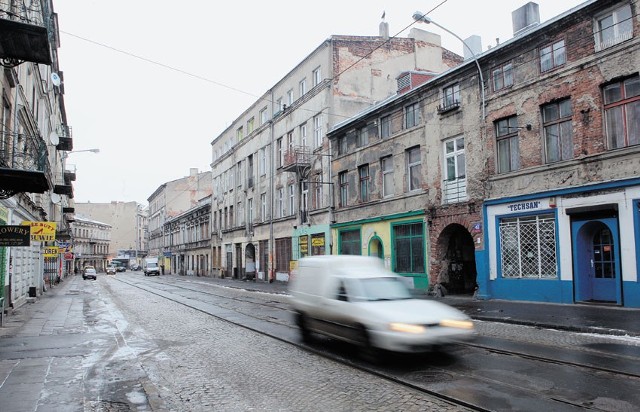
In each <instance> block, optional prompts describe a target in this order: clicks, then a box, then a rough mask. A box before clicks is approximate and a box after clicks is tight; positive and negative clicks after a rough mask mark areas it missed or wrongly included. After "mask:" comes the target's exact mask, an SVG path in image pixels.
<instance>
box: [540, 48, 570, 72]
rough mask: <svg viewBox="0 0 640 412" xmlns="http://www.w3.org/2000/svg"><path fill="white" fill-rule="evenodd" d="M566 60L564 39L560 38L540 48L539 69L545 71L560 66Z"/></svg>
mask: <svg viewBox="0 0 640 412" xmlns="http://www.w3.org/2000/svg"><path fill="white" fill-rule="evenodd" d="M566 61H567V54H566V50H565V47H564V40H560V41H558V42H555V43H553V44H550V45H548V46H545V47H542V48H541V49H540V71H541V72H546V71H549V70H551V69H553V68H555V67H558V66H562V65H563V64H565V63H566Z"/></svg>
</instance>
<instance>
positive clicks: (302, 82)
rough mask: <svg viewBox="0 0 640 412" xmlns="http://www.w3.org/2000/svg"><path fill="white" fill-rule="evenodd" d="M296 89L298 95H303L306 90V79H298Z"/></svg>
mask: <svg viewBox="0 0 640 412" xmlns="http://www.w3.org/2000/svg"><path fill="white" fill-rule="evenodd" d="M298 91H299V92H300V97H302V96H304V95H305V93H306V92H307V79H302V80H300V83H298Z"/></svg>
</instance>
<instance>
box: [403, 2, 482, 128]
mask: <svg viewBox="0 0 640 412" xmlns="http://www.w3.org/2000/svg"><path fill="white" fill-rule="evenodd" d="M413 19H414V20H415V21H418V22H422V23H426V24H433V25H434V26H437V27H440V28H441V29H442V30H444V31H446V32H447V33H449V34H450V35H452V36H453V37H455V38H456V39H458V40H460V41H461V42H462V44H463V45H464V47H466V48H467V50H468V51H469V52H470V53H471V55H472V56H473V61H474V62H475V63H476V67H478V74H479V75H480V94H481V98H482V119H483V120H484V118H485V117H486V116H485V107H484V78H483V76H482V69H481V68H480V63H478V56H476V54H475V53H474V52H473V50H471V47H469V45H468V44H467V42H465V41H464V40H462V38H460V36H458V35H457V34H455V33H454V32H452V31H451V30H448V29H447V28H445V27H442V26H441V25H439V24H438V23H436V22H435V21H433V19H432V18H431V17H429V16H427V15H426V14H425V13H422V12H420V11H417V12H415V13H413Z"/></svg>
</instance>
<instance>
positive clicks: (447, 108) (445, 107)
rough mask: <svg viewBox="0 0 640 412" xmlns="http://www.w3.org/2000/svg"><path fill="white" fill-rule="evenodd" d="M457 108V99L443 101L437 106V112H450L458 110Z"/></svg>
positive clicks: (458, 103)
mask: <svg viewBox="0 0 640 412" xmlns="http://www.w3.org/2000/svg"><path fill="white" fill-rule="evenodd" d="M459 108H460V102H459V101H453V102H443V104H442V105H441V106H438V114H445V113H449V112H452V111H454V110H458V109H459Z"/></svg>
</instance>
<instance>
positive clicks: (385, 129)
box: [380, 115, 392, 139]
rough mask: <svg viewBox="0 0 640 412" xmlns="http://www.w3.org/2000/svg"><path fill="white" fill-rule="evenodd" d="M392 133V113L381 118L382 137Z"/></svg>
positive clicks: (385, 137) (389, 135)
mask: <svg viewBox="0 0 640 412" xmlns="http://www.w3.org/2000/svg"><path fill="white" fill-rule="evenodd" d="M391 135H392V133H391V115H387V116H382V117H381V118H380V138H381V139H387V138H389V137H391Z"/></svg>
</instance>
